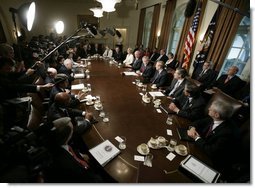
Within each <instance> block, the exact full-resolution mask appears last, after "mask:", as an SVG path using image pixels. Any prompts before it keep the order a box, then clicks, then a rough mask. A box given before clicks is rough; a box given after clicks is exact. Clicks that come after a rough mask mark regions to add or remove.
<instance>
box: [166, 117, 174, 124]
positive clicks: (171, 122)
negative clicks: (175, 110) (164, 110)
mask: <svg viewBox="0 0 255 188" xmlns="http://www.w3.org/2000/svg"><path fill="white" fill-rule="evenodd" d="M166 124H167V125H172V124H173V117H172V116H171V115H169V116H168V117H167V119H166Z"/></svg>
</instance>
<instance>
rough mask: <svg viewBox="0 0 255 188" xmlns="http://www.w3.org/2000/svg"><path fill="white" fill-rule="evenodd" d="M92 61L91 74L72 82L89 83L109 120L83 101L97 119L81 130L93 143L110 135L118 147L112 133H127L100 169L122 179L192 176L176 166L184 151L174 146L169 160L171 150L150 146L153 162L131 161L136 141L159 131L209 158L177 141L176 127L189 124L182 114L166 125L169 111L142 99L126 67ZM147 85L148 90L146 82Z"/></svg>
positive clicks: (170, 179)
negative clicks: (122, 145)
mask: <svg viewBox="0 0 255 188" xmlns="http://www.w3.org/2000/svg"><path fill="white" fill-rule="evenodd" d="M90 61H91V65H89V66H87V67H86V68H84V69H85V70H86V69H89V71H90V73H89V74H90V78H85V79H78V80H75V83H84V84H85V85H86V84H87V83H90V84H91V88H92V91H91V93H90V94H91V95H92V96H100V98H101V101H102V103H103V108H104V111H105V113H106V115H107V116H108V117H109V122H107V123H105V122H103V121H102V118H101V117H99V112H98V111H96V110H95V109H94V107H93V105H92V106H86V104H85V103H83V105H84V107H85V106H86V109H87V110H89V111H92V112H93V113H94V116H95V118H96V119H97V120H98V121H99V122H98V123H97V124H95V125H93V127H92V128H91V129H89V130H88V131H87V132H86V133H85V134H84V136H83V139H84V141H85V143H86V144H87V145H88V147H89V148H92V147H94V146H96V145H98V144H99V143H101V142H102V141H104V140H107V139H108V140H110V141H111V142H112V143H113V144H114V145H115V146H116V147H118V142H117V141H116V140H115V137H116V136H124V137H126V145H127V147H126V149H124V150H121V153H120V154H119V155H118V156H117V157H116V158H114V159H113V160H111V161H110V162H109V163H108V164H107V165H106V166H105V167H104V169H105V170H106V171H107V172H108V173H109V174H110V175H111V176H112V177H113V178H114V179H115V180H117V181H118V182H120V183H138V182H154V183H156V182H162V183H164V182H172V183H174V182H175V183H176V182H180V183H185V182H193V181H192V179H190V178H189V177H188V176H186V175H185V174H183V173H182V172H181V171H180V170H179V169H178V167H179V165H180V162H181V161H182V160H183V159H185V156H180V155H178V154H177V153H176V152H173V153H174V154H175V155H176V157H175V158H174V159H173V160H172V161H170V160H168V159H167V158H166V156H167V155H168V154H169V153H170V152H169V151H168V150H167V149H166V148H161V149H150V153H151V154H152V155H153V156H154V158H153V160H152V167H147V166H144V165H143V162H139V161H135V160H134V155H140V154H139V153H138V151H137V146H138V145H140V144H141V143H147V142H148V141H149V140H150V138H151V137H154V138H155V137H157V136H163V137H165V138H166V139H167V140H168V141H169V140H170V138H175V139H177V141H178V144H184V145H185V146H186V147H187V148H188V153H189V154H192V155H194V156H195V157H197V158H199V159H200V160H203V161H204V162H206V163H207V162H208V158H207V157H206V156H205V155H204V154H203V153H202V152H201V151H200V150H199V149H198V148H196V147H195V145H194V144H193V143H192V142H186V141H181V140H180V138H179V136H178V133H177V129H176V128H177V127H186V126H188V123H189V122H188V121H187V120H186V119H183V118H180V117H177V116H176V115H172V116H173V124H172V125H167V124H166V119H167V116H168V115H167V114H166V113H165V112H164V111H162V113H158V112H157V111H156V108H155V107H154V104H153V103H152V102H151V103H149V104H146V103H144V102H143V101H142V96H141V95H140V93H143V94H144V93H145V91H142V88H140V87H138V86H136V85H135V84H133V82H134V81H135V79H137V78H138V77H136V76H125V75H123V74H121V73H122V72H123V71H127V69H125V68H122V67H118V66H117V65H116V64H110V63H109V61H106V60H102V59H101V60H99V59H97V60H90ZM147 91H148V92H149V91H155V90H152V89H151V87H150V85H148V87H147ZM158 98H161V99H162V101H164V103H166V104H167V103H169V101H168V99H166V97H158ZM167 129H170V130H172V136H170V135H167Z"/></svg>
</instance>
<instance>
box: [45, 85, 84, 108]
mask: <svg viewBox="0 0 255 188" xmlns="http://www.w3.org/2000/svg"><path fill="white" fill-rule="evenodd" d="M60 92H65V90H64V89H62V88H60V87H58V85H55V86H53V87H52V89H51V91H50V102H49V104H50V105H51V104H53V103H54V99H55V96H56V94H58V93H60ZM70 97H71V101H70V104H69V105H70V107H76V106H77V105H78V104H80V101H79V100H78V99H76V98H75V96H74V95H72V94H70Z"/></svg>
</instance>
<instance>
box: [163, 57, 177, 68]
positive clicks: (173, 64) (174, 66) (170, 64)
mask: <svg viewBox="0 0 255 188" xmlns="http://www.w3.org/2000/svg"><path fill="white" fill-rule="evenodd" d="M166 63H167V61H166ZM177 63H178V62H177V61H176V60H175V59H173V61H171V62H170V63H169V64H166V68H167V69H173V70H175V69H176V66H177V65H178V64H177Z"/></svg>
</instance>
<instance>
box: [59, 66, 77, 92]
mask: <svg viewBox="0 0 255 188" xmlns="http://www.w3.org/2000/svg"><path fill="white" fill-rule="evenodd" d="M58 73H63V74H65V75H67V76H68V82H69V86H68V88H69V89H70V88H71V85H72V81H74V77H73V76H71V74H72V70H68V69H67V68H66V66H65V65H62V66H61V67H60V68H59V70H58Z"/></svg>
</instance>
